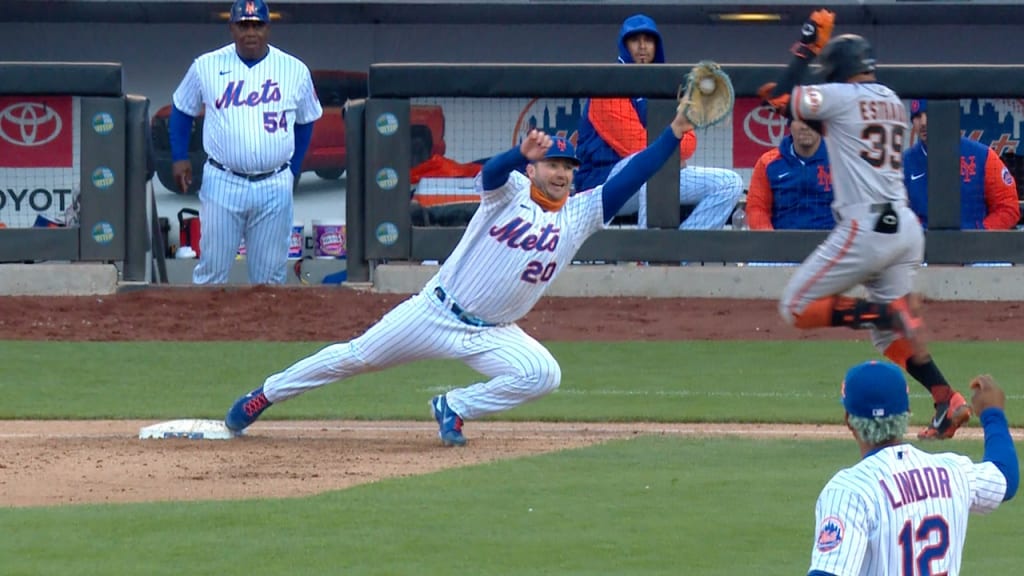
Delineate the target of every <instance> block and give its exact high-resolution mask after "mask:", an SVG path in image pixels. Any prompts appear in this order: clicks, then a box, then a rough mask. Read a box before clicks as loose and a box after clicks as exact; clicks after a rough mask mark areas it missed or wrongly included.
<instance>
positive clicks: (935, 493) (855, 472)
mask: <svg viewBox="0 0 1024 576" xmlns="http://www.w3.org/2000/svg"><path fill="white" fill-rule="evenodd" d="M1005 494H1006V478H1005V477H1004V476H1003V474H1002V472H1000V471H999V469H998V468H996V467H995V465H994V464H992V463H991V462H981V463H975V462H972V461H971V459H970V458H968V457H966V456H962V455H960V454H953V453H950V452H946V453H942V454H931V453H928V452H924V451H922V450H919V449H917V448H915V447H913V446H911V445H909V444H901V445H898V446H890V447H886V448H883V449H881V450H879V451H878V452H876V453H875V454H872V455H870V456H868V457H867V458H864V459H863V460H861V461H860V462H859V463H857V465H855V466H853V467H851V468H847V469H845V470H840V471H839V472H838V473H837V474H836V475H835V476H834V477H833V478H832V480H830V481H829V483H828V484H826V485H825V488H824V489H823V490H822V492H821V495H820V496H819V497H818V503H817V506H816V509H815V517H816V521H817V524H816V531H815V542H814V548H813V551H812V554H811V567H810V571H813V570H820V571H822V572H828V573H831V574H835V575H836V576H938V575H947V576H958V574H959V573H960V561H961V556H962V553H963V546H964V539H965V537H966V535H967V516H968V512H974V513H976V514H987V513H989V512H991V511H993V510H995V509H996V508H997V507H998V506H999V504H1000V502H1002V499H1003V496H1004V495H1005Z"/></svg>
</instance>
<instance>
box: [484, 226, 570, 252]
mask: <svg viewBox="0 0 1024 576" xmlns="http://www.w3.org/2000/svg"><path fill="white" fill-rule="evenodd" d="M532 227H533V223H532V222H527V221H526V220H523V219H522V218H514V219H513V220H512V221H511V222H509V223H508V224H505V225H504V226H497V225H496V226H493V227H492V228H491V230H490V235H491V237H492V238H494V239H495V240H497V241H498V242H499V243H502V242H504V243H505V245H506V246H508V247H509V248H520V249H522V250H536V251H538V252H554V251H555V248H557V247H558V238H559V233H560V232H561V229H560V228H555V226H554V224H548V225H547V226H545V227H544V229H542V230H541V231H540V235H537V234H527V232H528V231H529V230H530V228H532Z"/></svg>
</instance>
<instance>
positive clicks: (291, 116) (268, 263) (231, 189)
mask: <svg viewBox="0 0 1024 576" xmlns="http://www.w3.org/2000/svg"><path fill="white" fill-rule="evenodd" d="M269 24H270V11H269V9H268V8H267V5H266V3H265V2H264V1H263V0H237V1H236V2H235V3H234V4H233V5H232V7H231V34H232V36H233V37H234V43H233V44H229V45H227V46H224V47H223V48H220V49H219V50H214V51H213V52H209V53H207V54H203V55H202V56H200V57H199V58H196V60H195V62H193V63H192V66H191V67H190V68H189V69H188V72H187V73H186V74H185V78H184V80H182V82H181V84H180V85H179V86H178V89H177V90H175V91H174V107H173V109H172V110H171V119H170V135H171V155H172V157H173V160H174V165H173V170H174V179H175V181H176V182H177V183H178V185H179V186H180V187H181V189H182V192H185V191H187V190H188V187H189V185H190V184H191V181H192V164H191V162H190V161H189V159H188V141H189V137H190V134H191V132H192V122H193V120H194V119H195V117H196V116H198V115H199V114H200V113H203V107H204V106H205V120H204V122H203V148H204V149H205V150H206V153H207V155H208V156H209V160H208V162H207V166H206V167H205V168H204V170H203V184H202V188H201V189H200V190H199V200H200V202H201V203H202V205H201V207H200V210H199V218H200V221H201V222H202V237H201V239H200V241H199V265H198V266H196V268H195V270H194V271H193V273H192V281H193V282H194V283H196V284H210V283H215V284H223V283H225V282H227V281H228V273H229V272H230V271H231V263H232V262H233V261H234V259H235V252H236V251H237V250H238V246H239V244H241V241H242V240H243V239H244V240H245V247H246V263H247V265H248V272H249V282H251V283H254V284H283V283H284V281H285V278H286V272H285V263H286V261H287V259H288V245H289V238H290V234H291V226H292V218H293V216H292V189H293V185H294V182H295V178H297V177H298V175H299V174H300V173H301V170H302V159H303V156H304V155H305V153H306V149H307V148H308V146H309V141H310V138H311V137H312V135H313V122H314V121H315V120H316V119H318V118H320V116H321V115H322V114H323V110H322V109H321V107H320V102H319V100H317V97H316V92H315V91H314V89H313V80H312V78H311V77H310V73H309V69H308V68H307V67H306V65H305V64H303V63H302V62H300V61H299V60H298V59H297V58H295V57H294V56H291V55H289V54H286V53H284V52H282V51H280V50H278V49H277V48H274V47H273V46H270V45H269V44H267V38H268V36H269ZM289 167H290V168H291V170H289Z"/></svg>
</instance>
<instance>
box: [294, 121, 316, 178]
mask: <svg viewBox="0 0 1024 576" xmlns="http://www.w3.org/2000/svg"><path fill="white" fill-rule="evenodd" d="M294 129H295V152H293V153H292V163H291V170H292V174H295V175H296V176H298V175H299V174H301V173H302V160H303V158H305V157H306V151H307V150H309V142H310V140H312V139H313V123H312V122H309V123H308V124H296V125H295V127H294Z"/></svg>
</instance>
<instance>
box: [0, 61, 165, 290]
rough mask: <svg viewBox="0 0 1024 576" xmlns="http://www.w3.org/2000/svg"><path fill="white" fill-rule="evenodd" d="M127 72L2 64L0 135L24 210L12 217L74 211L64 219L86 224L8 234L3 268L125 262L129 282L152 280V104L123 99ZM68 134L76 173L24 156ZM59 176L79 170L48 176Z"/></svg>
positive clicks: (11, 194) (11, 186)
mask: <svg viewBox="0 0 1024 576" xmlns="http://www.w3.org/2000/svg"><path fill="white" fill-rule="evenodd" d="M121 68H122V67H121V64H119V63H65V62H0V99H2V102H3V103H4V104H5V105H4V106H0V117H2V118H0V124H2V125H0V129H2V130H4V133H3V135H0V136H2V137H3V138H4V141H5V144H6V145H7V148H6V149H7V150H8V152H7V157H6V158H0V175H2V178H0V179H2V180H3V181H0V191H2V192H3V193H4V194H5V195H6V196H5V198H4V202H5V203H10V204H14V203H17V204H16V205H15V206H11V208H12V209H14V208H18V209H27V208H32V209H37V210H38V209H40V208H43V207H46V208H50V207H51V204H52V203H53V202H58V201H59V202H62V203H67V204H68V206H67V207H64V206H61V208H67V210H61V211H62V212H65V215H66V216H67V217H69V218H77V221H78V223H77V224H76V225H75V224H72V225H65V226H56V225H55V226H53V227H40V226H31V225H30V226H20V227H14V226H8V227H6V228H3V229H0V262H23V261H43V260H50V261H54V260H55V261H70V262H117V263H121V264H122V268H121V276H122V279H124V280H131V281H144V280H146V257H147V252H148V251H149V245H150V224H151V223H150V222H149V219H148V218H147V203H146V182H147V181H148V179H149V178H150V174H151V171H150V169H149V163H148V156H147V150H148V149H149V148H148V146H149V143H148V135H149V130H148V126H149V124H148V116H149V100H148V99H146V98H144V97H141V96H133V95H126V94H125V93H124V91H123V73H122V69H121ZM46 99H52V100H46ZM48 101H49V102H61V103H65V102H66V103H68V104H66V105H65V104H61V105H60V106H61V107H62V108H63V107H65V106H67V109H68V110H70V111H71V112H68V113H67V114H66V115H67V117H62V115H61V113H56V112H54V113H50V112H49V111H47V103H46V102H48ZM54 118H56V120H54ZM72 119H74V121H73V120H72ZM55 130H56V131H57V133H56V134H54V133H53V132H54V131H55ZM61 130H71V131H72V133H73V134H74V135H75V137H74V140H73V141H72V146H73V150H74V154H73V156H74V160H73V163H72V164H71V165H70V166H65V164H64V161H63V160H61V161H60V162H54V161H50V159H49V157H48V158H45V159H43V160H40V159H39V156H38V154H36V155H35V156H33V153H34V152H27V153H26V152H23V151H25V150H38V149H39V148H40V144H39V143H40V142H41V141H42V140H47V139H50V138H51V137H53V138H54V139H57V138H59V137H60V131H61ZM8 132H10V134H8ZM61 154H63V152H62V153H61ZM19 155H20V156H23V158H20V157H19ZM50 157H53V155H51V156H50ZM54 170H65V171H73V178H72V179H71V180H68V179H67V178H66V177H65V176H60V177H55V178H51V177H50V176H47V175H45V172H46V171H54ZM41 174H42V175H41ZM53 181H61V182H69V184H68V185H69V186H70V188H61V189H60V190H59V191H58V190H56V189H54V186H52V185H50V184H48V182H53ZM47 186H50V188H47ZM61 186H64V184H61ZM76 199H77V201H76ZM72 204H77V209H75V207H74V206H73V205H72ZM65 224H68V222H65Z"/></svg>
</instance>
